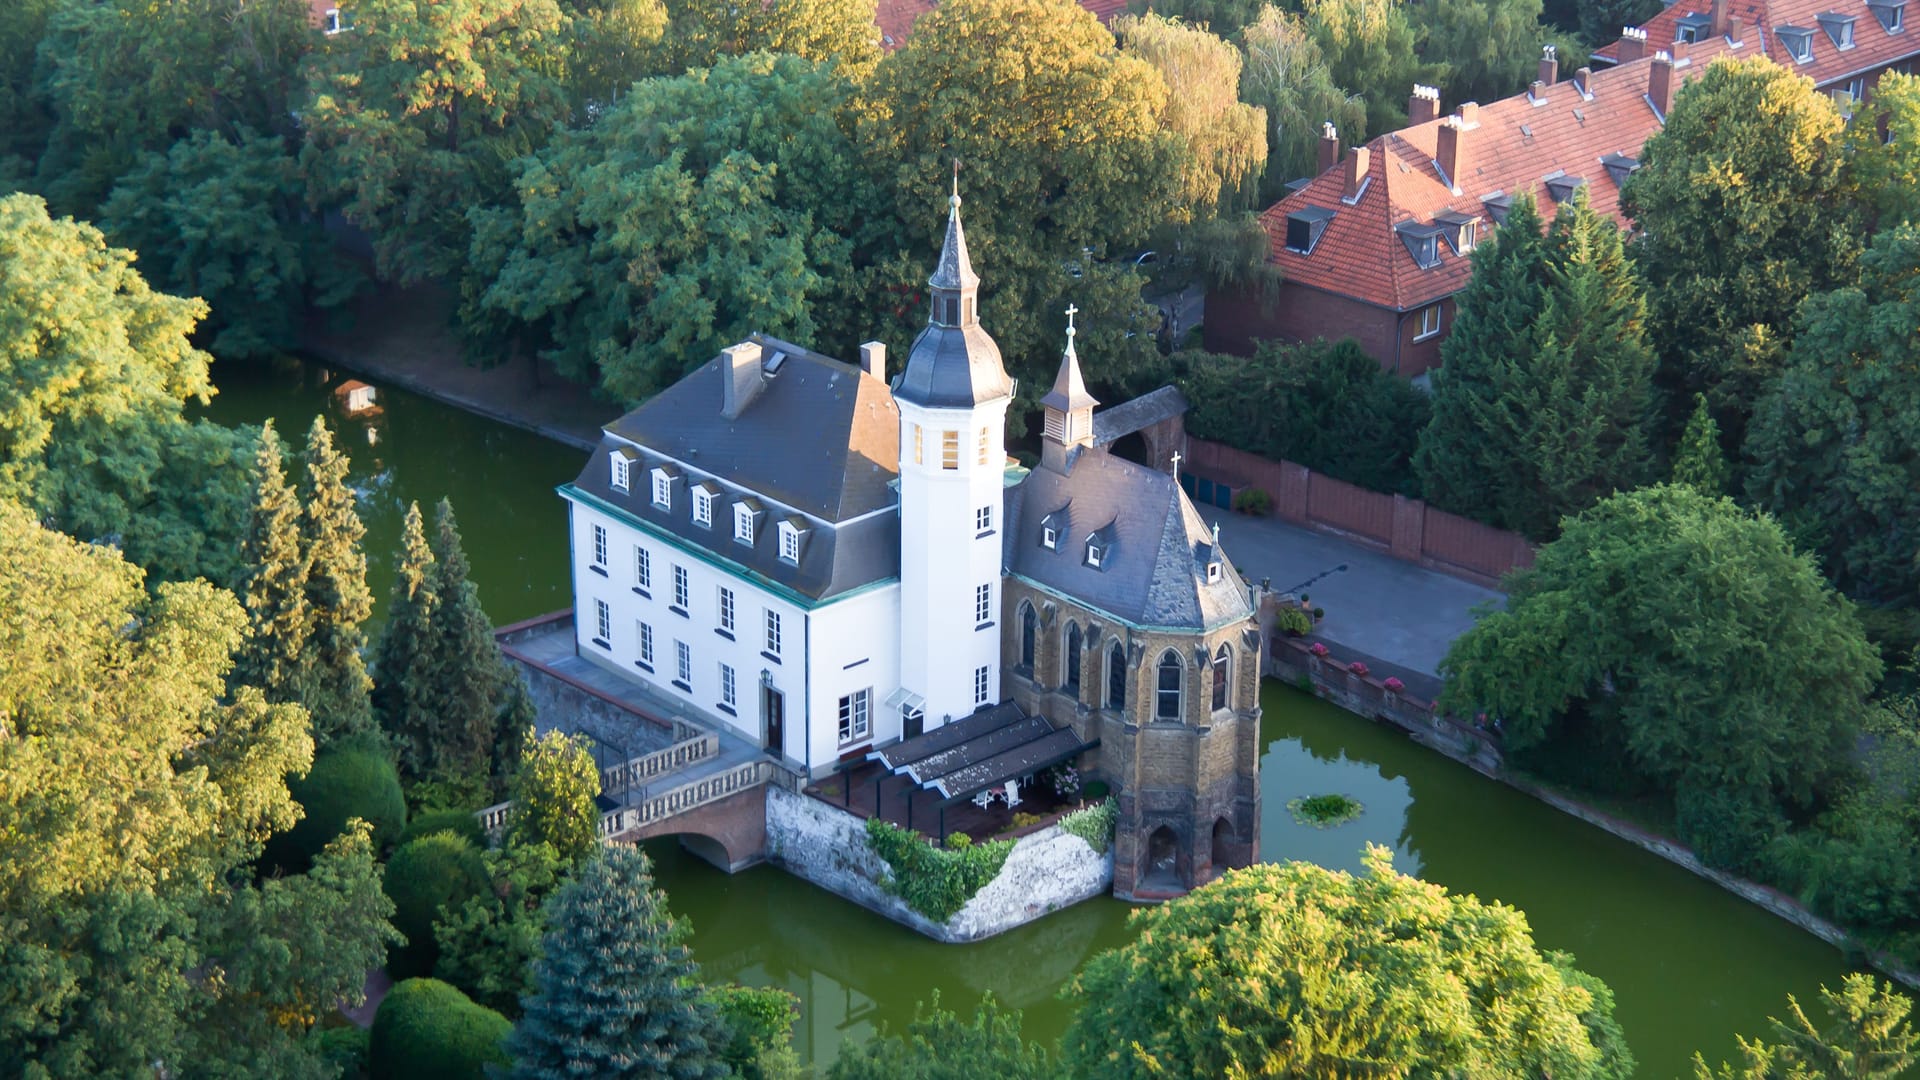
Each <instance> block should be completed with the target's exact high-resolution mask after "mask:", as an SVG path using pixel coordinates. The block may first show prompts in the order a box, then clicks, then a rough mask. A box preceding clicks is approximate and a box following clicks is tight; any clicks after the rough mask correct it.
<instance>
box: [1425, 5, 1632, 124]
mask: <svg viewBox="0 0 1920 1080" xmlns="http://www.w3.org/2000/svg"><path fill="white" fill-rule="evenodd" d="M1416 10H1417V12H1418V14H1417V15H1416V18H1417V19H1418V22H1419V31H1420V39H1421V40H1420V57H1421V59H1423V60H1425V61H1426V62H1427V63H1429V64H1433V65H1436V66H1438V67H1439V68H1440V69H1441V70H1442V71H1443V72H1444V74H1443V75H1441V77H1440V80H1439V87H1440V93H1441V98H1442V99H1443V100H1445V101H1498V100H1500V99H1501V98H1504V97H1510V96H1512V95H1514V94H1517V93H1519V92H1520V91H1521V90H1523V89H1525V87H1526V85H1527V84H1528V83H1529V82H1530V81H1532V79H1533V77H1534V74H1535V72H1536V71H1537V70H1538V68H1537V66H1536V62H1537V61H1538V60H1539V59H1540V46H1541V42H1542V40H1543V35H1542V29H1541V26H1540V0H1435V2H1433V3H1430V4H1421V5H1419V6H1418V7H1417V9H1416ZM1615 33H1616V35H1617V34H1618V30H1617V29H1616V31H1615ZM1605 40H1608V41H1611V40H1612V38H1607V39H1605ZM1569 70H1571V66H1570V67H1569ZM1400 96H1401V99H1402V100H1405V98H1406V91H1405V90H1403V91H1401V95H1400Z"/></svg>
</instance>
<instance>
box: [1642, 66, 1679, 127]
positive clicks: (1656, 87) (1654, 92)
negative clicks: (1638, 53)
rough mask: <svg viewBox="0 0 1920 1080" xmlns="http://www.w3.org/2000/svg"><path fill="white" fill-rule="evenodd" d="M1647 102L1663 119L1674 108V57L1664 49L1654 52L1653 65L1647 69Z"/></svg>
mask: <svg viewBox="0 0 1920 1080" xmlns="http://www.w3.org/2000/svg"><path fill="white" fill-rule="evenodd" d="M1647 103H1648V104H1649V105H1652V106H1653V111H1654V112H1657V113H1659V114H1660V118H1661V119H1662V120H1665V119H1666V117H1667V112H1668V110H1670V109H1672V108H1673V57H1672V56H1670V55H1668V54H1667V53H1666V52H1664V51H1662V52H1657V53H1654V54H1653V65H1652V66H1651V67H1649V68H1648V69H1647Z"/></svg>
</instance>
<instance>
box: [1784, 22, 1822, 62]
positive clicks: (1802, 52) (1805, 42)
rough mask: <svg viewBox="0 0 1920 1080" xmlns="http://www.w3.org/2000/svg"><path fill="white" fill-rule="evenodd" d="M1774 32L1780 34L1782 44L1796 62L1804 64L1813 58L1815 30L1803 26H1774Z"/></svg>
mask: <svg viewBox="0 0 1920 1080" xmlns="http://www.w3.org/2000/svg"><path fill="white" fill-rule="evenodd" d="M1774 33H1776V34H1778V35H1780V44H1781V45H1783V46H1785V47H1786V50H1787V54H1788V55H1790V56H1792V57H1793V59H1794V60H1795V62H1797V63H1802V64H1804V63H1806V62H1807V61H1809V60H1811V59H1813V31H1811V30H1808V29H1806V28H1805V27H1801V26H1779V27H1775V28H1774Z"/></svg>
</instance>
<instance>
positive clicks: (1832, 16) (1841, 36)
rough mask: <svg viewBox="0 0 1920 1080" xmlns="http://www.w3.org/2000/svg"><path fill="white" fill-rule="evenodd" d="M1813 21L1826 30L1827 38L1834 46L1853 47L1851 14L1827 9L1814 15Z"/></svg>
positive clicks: (1838, 47) (1837, 47)
mask: <svg viewBox="0 0 1920 1080" xmlns="http://www.w3.org/2000/svg"><path fill="white" fill-rule="evenodd" d="M1814 21H1816V22H1818V23H1819V24H1820V29H1822V30H1825V31H1826V32H1827V40H1829V41H1831V42H1833V47H1834V48H1836V49H1842V50H1845V49H1851V48H1853V16H1851V15H1842V14H1841V13H1840V12H1837V11H1829V12H1827V13H1825V14H1823V15H1816V16H1814Z"/></svg>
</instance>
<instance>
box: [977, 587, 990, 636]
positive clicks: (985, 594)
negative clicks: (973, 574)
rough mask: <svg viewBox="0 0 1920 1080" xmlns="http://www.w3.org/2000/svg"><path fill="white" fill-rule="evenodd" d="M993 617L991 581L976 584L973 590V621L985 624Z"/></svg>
mask: <svg viewBox="0 0 1920 1080" xmlns="http://www.w3.org/2000/svg"><path fill="white" fill-rule="evenodd" d="M992 618H993V585H992V583H991V582H989V583H988V584H985V585H980V586H976V587H975V588H974V590H973V621H974V622H975V623H976V624H979V625H982V626H984V625H986V624H987V622H989V621H990V620H991V619H992Z"/></svg>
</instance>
